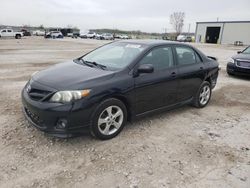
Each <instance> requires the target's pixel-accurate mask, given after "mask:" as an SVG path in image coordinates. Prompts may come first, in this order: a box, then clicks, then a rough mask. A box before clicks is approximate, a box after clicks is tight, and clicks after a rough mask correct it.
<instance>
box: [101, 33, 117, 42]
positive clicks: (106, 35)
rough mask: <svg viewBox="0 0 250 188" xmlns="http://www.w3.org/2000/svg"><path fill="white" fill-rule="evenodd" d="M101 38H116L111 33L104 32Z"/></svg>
mask: <svg viewBox="0 0 250 188" xmlns="http://www.w3.org/2000/svg"><path fill="white" fill-rule="evenodd" d="M100 39H101V40H114V36H113V35H112V34H111V33H103V34H102V36H101V37H100Z"/></svg>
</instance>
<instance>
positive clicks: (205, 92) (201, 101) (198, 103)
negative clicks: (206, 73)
mask: <svg viewBox="0 0 250 188" xmlns="http://www.w3.org/2000/svg"><path fill="white" fill-rule="evenodd" d="M211 94H212V89H211V84H210V83H209V82H207V81H205V82H203V83H202V84H201V86H200V88H199V90H198V92H197V94H196V96H195V97H194V100H193V106H195V107H197V108H204V107H205V106H206V105H207V104H208V103H209V101H210V98H211Z"/></svg>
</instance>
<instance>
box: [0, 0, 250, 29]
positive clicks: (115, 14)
mask: <svg viewBox="0 0 250 188" xmlns="http://www.w3.org/2000/svg"><path fill="white" fill-rule="evenodd" d="M249 7H250V1H249V0H238V1H237V2H236V1H235V0H220V1H218V0H210V1H205V0H200V1H197V0H189V1H185V0H182V1H180V0H179V1H176V0H146V1H145V0H137V1H134V0H124V1H118V0H105V1H104V0H41V1H40V0H22V1H20V0H1V6H0V24H8V25H22V24H30V25H40V24H43V25H45V26H60V27H65V26H67V25H72V26H78V27H79V28H82V29H89V28H117V29H126V30H143V31H149V32H163V28H167V30H168V31H173V29H172V26H171V24H170V23H169V16H170V14H171V13H173V12H175V11H183V12H185V13H186V18H185V25H184V30H185V31H187V30H188V25H189V24H191V31H194V30H195V23H196V22H197V21H215V20H216V19H217V17H218V18H219V19H220V20H249V19H250V11H249Z"/></svg>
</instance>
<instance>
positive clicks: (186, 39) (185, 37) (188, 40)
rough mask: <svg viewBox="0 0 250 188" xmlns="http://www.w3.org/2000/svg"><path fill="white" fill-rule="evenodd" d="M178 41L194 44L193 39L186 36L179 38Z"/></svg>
mask: <svg viewBox="0 0 250 188" xmlns="http://www.w3.org/2000/svg"><path fill="white" fill-rule="evenodd" d="M177 41H179V42H192V37H191V36H186V35H179V36H178V37H177Z"/></svg>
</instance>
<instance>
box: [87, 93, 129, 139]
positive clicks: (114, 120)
mask: <svg viewBox="0 0 250 188" xmlns="http://www.w3.org/2000/svg"><path fill="white" fill-rule="evenodd" d="M126 122H127V109H126V106H125V105H124V104H123V102H121V101H120V100H118V99H114V98H112V99H107V100H105V101H103V102H102V103H101V104H100V105H99V106H98V107H97V110H96V113H95V115H94V119H93V124H92V126H91V133H92V135H93V136H95V137H96V138H98V139H101V140H108V139H112V138H114V137H116V136H117V135H118V134H119V133H120V132H121V131H122V129H123V127H124V125H125V124H126Z"/></svg>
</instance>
